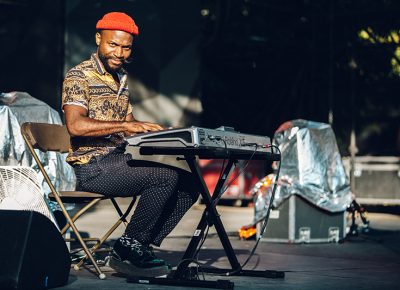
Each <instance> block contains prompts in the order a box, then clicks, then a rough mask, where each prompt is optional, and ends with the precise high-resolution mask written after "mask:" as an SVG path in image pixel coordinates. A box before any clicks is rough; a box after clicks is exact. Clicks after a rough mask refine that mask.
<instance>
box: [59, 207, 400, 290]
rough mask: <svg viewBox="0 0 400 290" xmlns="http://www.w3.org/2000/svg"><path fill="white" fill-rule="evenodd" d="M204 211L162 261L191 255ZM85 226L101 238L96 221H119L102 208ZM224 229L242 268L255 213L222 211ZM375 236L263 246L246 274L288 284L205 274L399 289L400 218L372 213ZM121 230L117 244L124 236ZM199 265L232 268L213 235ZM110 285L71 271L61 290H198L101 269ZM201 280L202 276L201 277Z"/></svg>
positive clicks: (170, 243) (309, 285)
mask: <svg viewBox="0 0 400 290" xmlns="http://www.w3.org/2000/svg"><path fill="white" fill-rule="evenodd" d="M203 208H204V206H202V205H195V206H194V207H193V208H192V209H191V210H190V211H189V212H188V213H187V215H186V216H185V217H184V218H183V220H182V221H181V223H180V224H179V226H178V227H177V228H176V229H175V230H174V231H173V232H172V233H171V235H170V236H169V237H168V238H167V239H166V240H165V241H164V243H163V245H162V247H161V248H160V249H157V250H156V253H157V255H158V256H159V257H160V258H163V259H165V260H167V261H168V262H169V263H170V264H171V265H173V266H176V265H177V264H178V263H179V260H180V258H181V257H182V255H183V252H184V250H185V249H186V247H187V245H188V243H189V241H190V236H191V234H192V233H193V232H194V230H195V227H196V225H197V223H198V221H199V219H200V217H201V214H202V211H203ZM97 209H98V210H95V211H93V212H92V213H90V214H89V215H88V216H85V218H84V219H83V220H82V221H81V222H80V226H81V229H82V230H85V231H88V232H90V233H91V234H96V233H97V232H99V227H98V226H96V225H95V224H94V223H93V221H99V220H102V223H103V221H104V224H107V223H108V221H111V220H112V219H113V218H114V213H113V211H112V210H111V208H110V207H109V205H108V204H106V203H102V204H101V205H99V206H98V208H97ZM218 210H219V212H220V213H221V218H222V220H223V223H224V226H225V228H226V230H227V232H228V234H229V236H230V241H231V243H232V245H233V248H234V249H235V252H236V254H237V258H238V260H239V262H240V263H243V262H244V261H245V260H246V258H247V257H248V255H249V253H250V251H251V249H252V248H253V246H254V244H255V241H254V240H247V241H243V240H240V239H239V238H238V236H237V230H238V229H239V228H240V227H241V226H243V225H246V224H248V223H249V222H250V221H251V220H252V217H253V209H252V208H240V207H229V206H221V207H219V208H218ZM368 217H369V219H370V232H369V233H368V234H367V235H363V236H359V237H353V238H351V239H349V240H346V241H345V242H343V243H322V244H284V243H266V242H260V243H259V246H258V248H257V251H256V253H255V255H254V256H253V258H252V259H251V260H250V262H249V263H248V264H247V266H246V267H245V269H249V270H250V269H251V270H254V269H256V270H279V271H284V272H285V278H277V279H270V278H259V277H244V276H233V277H226V276H215V275H210V274H205V276H204V278H205V279H206V280H218V279H225V280H227V279H228V280H230V281H231V282H234V285H235V286H234V289H274V290H281V289H313V290H319V289H335V290H336V289H357V290H359V289H400V276H399V273H400V215H396V214H387V213H372V212H369V215H368ZM122 231H123V228H122V227H121V228H120V229H119V230H118V231H117V233H116V234H115V235H113V236H112V237H113V238H116V237H118V235H119V234H120V233H122ZM198 261H199V262H200V263H201V264H202V265H204V266H212V267H218V268H229V262H228V260H227V257H226V256H225V252H224V251H223V248H222V245H221V243H220V241H219V239H218V236H217V235H216V234H215V231H214V229H211V230H210V232H209V236H208V238H207V240H206V242H205V243H204V245H203V248H202V250H201V251H200V254H199V258H198ZM102 269H103V270H104V272H105V274H106V275H107V279H106V280H99V279H98V278H97V277H96V275H95V274H93V273H92V272H91V268H90V267H88V268H87V269H81V270H80V271H75V270H74V269H71V272H70V279H69V283H68V285H66V286H63V287H60V288H57V289H69V290H72V289H90V290H93V289H175V288H177V289H195V287H179V288H178V287H177V286H161V285H149V284H132V283H127V282H126V277H121V276H118V275H117V274H116V273H115V272H114V271H113V270H112V269H111V268H108V267H102ZM199 277H200V279H203V276H202V275H201V274H200V275H199Z"/></svg>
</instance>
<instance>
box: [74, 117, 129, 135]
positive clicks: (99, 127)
mask: <svg viewBox="0 0 400 290" xmlns="http://www.w3.org/2000/svg"><path fill="white" fill-rule="evenodd" d="M126 123H127V122H126V121H101V120H95V119H91V118H88V117H84V118H79V120H76V121H72V122H70V124H68V123H67V127H68V131H69V133H70V134H71V135H72V136H84V137H98V136H107V135H110V134H113V133H118V132H125V131H126V127H127V125H126Z"/></svg>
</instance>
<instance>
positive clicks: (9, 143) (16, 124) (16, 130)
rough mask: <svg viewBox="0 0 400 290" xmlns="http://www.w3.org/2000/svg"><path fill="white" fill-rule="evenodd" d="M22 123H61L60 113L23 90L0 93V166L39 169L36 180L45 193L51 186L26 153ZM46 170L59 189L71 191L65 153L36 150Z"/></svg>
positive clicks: (71, 177)
mask: <svg viewBox="0 0 400 290" xmlns="http://www.w3.org/2000/svg"><path fill="white" fill-rule="evenodd" d="M24 122H39V123H50V124H62V122H61V118H60V115H59V114H58V112H57V111H55V110H54V109H52V108H51V107H50V106H49V105H47V104H46V103H44V102H42V101H39V100H37V99H35V98H34V97H32V96H30V95H29V94H28V93H25V92H11V93H3V94H1V95H0V165H4V166H15V165H22V166H29V167H31V168H33V169H34V170H35V171H36V172H38V178H39V182H40V184H41V186H42V189H43V191H44V193H50V188H49V187H48V185H47V183H46V182H45V181H44V178H43V175H42V174H41V173H40V170H39V167H38V166H37V164H36V162H35V160H34V159H33V157H32V155H31V154H30V152H29V149H28V147H27V146H26V144H25V141H24V139H23V137H22V134H21V127H20V125H21V124H23V123H24ZM37 153H38V156H39V158H40V160H41V161H42V162H43V165H44V166H45V168H46V170H47V173H48V174H49V177H50V179H51V181H52V182H53V184H54V185H55V187H56V188H57V189H58V190H74V189H75V175H74V172H73V169H72V167H71V166H70V165H68V164H67V163H66V162H65V158H66V154H61V153H56V152H49V153H46V154H44V153H42V152H40V151H39V150H37Z"/></svg>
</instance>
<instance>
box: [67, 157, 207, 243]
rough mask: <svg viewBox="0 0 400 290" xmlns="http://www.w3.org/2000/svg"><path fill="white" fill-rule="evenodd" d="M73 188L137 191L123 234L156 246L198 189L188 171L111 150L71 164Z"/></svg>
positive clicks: (113, 192) (131, 193) (124, 194)
mask: <svg viewBox="0 0 400 290" xmlns="http://www.w3.org/2000/svg"><path fill="white" fill-rule="evenodd" d="M74 170H75V174H76V177H77V188H76V189H77V190H82V191H90V192H96V193H101V194H104V195H106V196H112V197H128V196H137V195H140V199H139V202H138V205H137V207H136V209H135V212H134V213H133V215H132V217H131V220H130V222H129V224H128V226H127V228H126V231H125V234H126V235H127V236H128V237H131V238H134V239H136V240H138V241H139V242H141V243H142V244H153V245H156V246H160V244H161V242H162V241H163V239H164V238H165V237H166V236H167V235H168V234H169V233H170V232H171V231H172V230H173V229H174V228H175V226H176V225H177V224H178V222H179V221H180V220H181V218H182V217H183V215H184V214H185V213H186V212H187V211H188V210H189V209H190V207H191V206H192V205H193V203H194V202H196V200H197V198H198V196H199V193H198V190H197V189H196V187H195V184H196V183H195V180H194V179H193V176H192V175H191V173H189V172H187V171H185V170H182V169H179V168H176V167H172V166H168V165H164V164H160V163H156V162H151V161H143V160H133V159H132V157H131V155H130V154H123V153H120V152H118V151H114V152H112V153H110V154H108V155H105V156H97V157H95V158H92V160H91V161H90V162H89V163H88V164H85V165H78V166H74Z"/></svg>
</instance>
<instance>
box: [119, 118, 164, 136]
mask: <svg viewBox="0 0 400 290" xmlns="http://www.w3.org/2000/svg"><path fill="white" fill-rule="evenodd" d="M125 124H126V130H125V132H124V133H125V135H127V136H129V135H133V134H136V133H145V132H150V131H159V130H163V129H164V128H163V127H161V126H160V125H158V124H155V123H150V122H138V121H130V122H129V121H128V122H125Z"/></svg>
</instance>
